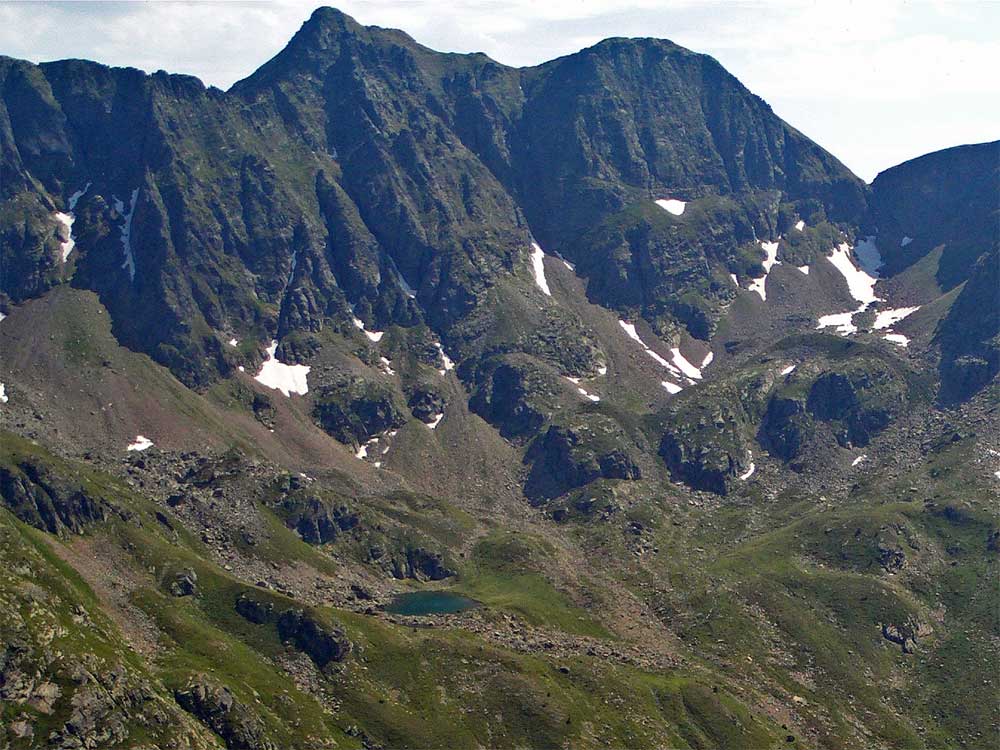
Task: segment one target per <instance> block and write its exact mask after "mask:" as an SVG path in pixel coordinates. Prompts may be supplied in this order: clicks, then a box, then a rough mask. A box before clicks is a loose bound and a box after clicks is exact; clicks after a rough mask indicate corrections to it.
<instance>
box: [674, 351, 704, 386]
mask: <svg viewBox="0 0 1000 750" xmlns="http://www.w3.org/2000/svg"><path fill="white" fill-rule="evenodd" d="M670 356H671V358H672V359H673V360H674V365H675V366H676V367H677V369H678V370H680V371H681V372H683V373H684V374H685V375H687V376H688V377H689V378H691V379H692V380H701V370H699V369H698V368H697V367H695V366H694V365H692V364H691V363H690V362H688V361H687V359H686V358H685V357H684V355H683V354H681V350H680V349H678V348H677V347H676V346H675V347H674V348H673V349H671V350H670Z"/></svg>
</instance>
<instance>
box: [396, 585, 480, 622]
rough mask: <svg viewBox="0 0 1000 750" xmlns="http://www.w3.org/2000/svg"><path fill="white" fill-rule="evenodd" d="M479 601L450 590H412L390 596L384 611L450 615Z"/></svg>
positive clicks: (412, 614)
mask: <svg viewBox="0 0 1000 750" xmlns="http://www.w3.org/2000/svg"><path fill="white" fill-rule="evenodd" d="M478 606H479V602H477V601H476V600H475V599H470V598H469V597H467V596H462V595H461V594H453V593H451V592H450V591H414V592H413V593H410V594H399V595H397V596H394V597H393V598H392V601H391V602H389V603H388V604H387V605H386V607H385V611H386V612H391V613H392V614H394V615H411V616H416V617H420V616H423V615H450V614H453V613H455V612H462V611H464V610H466V609H472V608H473V607H478Z"/></svg>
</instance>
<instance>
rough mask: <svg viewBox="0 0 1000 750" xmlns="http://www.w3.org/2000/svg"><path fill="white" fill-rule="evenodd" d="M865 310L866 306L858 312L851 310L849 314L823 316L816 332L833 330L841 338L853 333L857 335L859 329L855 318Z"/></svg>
mask: <svg viewBox="0 0 1000 750" xmlns="http://www.w3.org/2000/svg"><path fill="white" fill-rule="evenodd" d="M864 309H865V306H864V305H862V306H861V307H859V308H858V309H857V310H849V311H848V312H842V313H831V314H829V315H821V316H820V317H819V325H817V326H816V330H820V329H822V328H833V329H835V330H836V331H837V333H839V334H840V335H841V336H847V335H849V334H851V333H857V331H858V327H857V326H856V325H854V322H853V318H854V316H855V315H856V314H857V313H859V312H863V311H864Z"/></svg>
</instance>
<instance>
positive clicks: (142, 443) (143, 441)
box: [125, 435, 153, 451]
mask: <svg viewBox="0 0 1000 750" xmlns="http://www.w3.org/2000/svg"><path fill="white" fill-rule="evenodd" d="M152 447H153V441H152V440H150V439H149V438H148V437H146V436H145V435H136V436H135V440H133V441H132V442H131V443H129V444H128V446H127V447H126V448H125V450H126V451H144V450H146V449H147V448H152Z"/></svg>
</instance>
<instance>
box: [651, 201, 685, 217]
mask: <svg viewBox="0 0 1000 750" xmlns="http://www.w3.org/2000/svg"><path fill="white" fill-rule="evenodd" d="M656 205H657V206H659V207H660V208H662V209H663V210H664V211H667V212H669V213H672V214H673V215H674V216H680V215H681V214H682V213H684V208H685V207H686V206H687V203H686V202H685V201H679V200H677V199H676V198H660V200H658V201H656Z"/></svg>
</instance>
